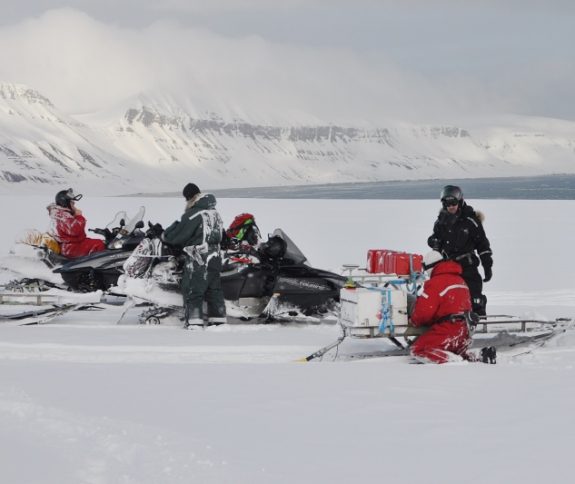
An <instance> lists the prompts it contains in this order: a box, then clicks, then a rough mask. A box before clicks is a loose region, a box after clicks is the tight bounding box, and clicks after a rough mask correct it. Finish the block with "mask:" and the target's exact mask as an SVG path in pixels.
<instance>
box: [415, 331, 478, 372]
mask: <svg viewBox="0 0 575 484" xmlns="http://www.w3.org/2000/svg"><path fill="white" fill-rule="evenodd" d="M470 345H471V338H470V337H469V331H468V330H467V324H465V322H463V321H457V322H454V323H452V322H451V321H446V322H443V323H437V324H434V325H433V326H431V328H430V329H429V330H428V331H427V332H426V333H424V334H422V335H421V336H419V337H418V338H417V339H416V340H415V342H414V343H413V344H412V345H411V354H412V356H414V357H415V358H417V359H419V360H427V361H428V362H431V363H447V362H448V361H455V360H460V358H457V357H454V355H459V356H460V357H462V358H463V359H465V360H467V359H469V356H468V355H467V349H468V348H469V346H470Z"/></svg>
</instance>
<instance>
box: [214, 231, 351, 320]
mask: <svg viewBox="0 0 575 484" xmlns="http://www.w3.org/2000/svg"><path fill="white" fill-rule="evenodd" d="M250 258H251V259H250ZM306 262H307V258H306V257H305V255H303V253H302V252H301V251H300V250H299V248H298V247H297V246H296V245H295V244H294V243H293V241H292V240H291V239H290V238H289V237H288V236H287V235H286V234H285V232H284V231H283V230H281V229H276V230H275V231H274V233H273V234H272V235H271V236H270V237H269V238H268V241H267V242H264V243H262V244H260V245H259V246H258V247H257V249H251V250H249V251H247V253H243V252H236V253H233V252H232V253H229V254H227V256H226V259H225V261H224V266H223V268H222V287H223V290H224V297H225V299H226V300H228V301H241V300H242V299H246V298H260V299H262V298H265V299H268V298H274V299H275V303H274V304H277V305H280V306H286V307H289V306H293V307H294V309H295V308H297V309H299V311H301V312H302V313H303V314H306V315H309V314H314V313H318V312H319V313H321V312H322V311H324V310H326V309H327V308H328V307H329V306H330V304H333V302H336V301H338V300H339V290H340V289H341V288H342V287H343V285H344V283H345V281H346V278H345V277H343V276H341V275H339V274H334V273H333V272H329V271H325V270H322V269H316V268H314V267H311V266H310V265H308V264H306ZM268 309H269V308H268ZM272 317H273V315H272Z"/></svg>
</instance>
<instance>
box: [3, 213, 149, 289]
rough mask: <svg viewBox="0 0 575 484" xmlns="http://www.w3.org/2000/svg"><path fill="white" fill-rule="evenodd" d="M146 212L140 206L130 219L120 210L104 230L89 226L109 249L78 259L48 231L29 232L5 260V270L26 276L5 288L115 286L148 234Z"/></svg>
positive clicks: (96, 287)
mask: <svg viewBox="0 0 575 484" xmlns="http://www.w3.org/2000/svg"><path fill="white" fill-rule="evenodd" d="M144 213H145V209H144V207H140V210H139V211H138V213H137V214H136V216H134V217H133V218H131V219H129V220H128V221H126V220H127V216H126V212H124V211H122V212H118V213H117V214H116V216H115V217H114V219H113V220H112V222H110V223H109V224H108V225H107V226H106V227H105V228H104V229H99V228H96V229H89V230H90V231H91V232H94V233H96V234H98V235H102V236H103V237H104V238H105V241H106V250H104V251H102V252H96V253H94V254H90V255H87V256H83V257H78V258H74V259H69V258H67V257H64V256H63V255H61V254H60V253H59V251H58V250H57V248H58V244H57V243H56V242H55V241H54V240H53V239H51V237H50V236H49V235H48V234H42V233H40V232H38V231H27V233H26V234H25V236H24V237H21V239H20V241H19V242H20V244H17V246H16V247H15V248H14V249H13V250H12V257H10V258H6V259H5V260H4V261H2V263H1V265H2V267H3V268H4V269H7V270H8V271H11V272H14V273H16V274H18V275H20V276H22V277H21V278H20V279H18V280H13V281H10V282H9V283H8V284H6V285H5V286H4V287H3V290H5V291H20V292H30V291H45V290H48V289H51V288H59V289H68V290H72V291H78V292H91V291H97V290H106V289H108V288H109V287H110V286H114V285H115V284H116V282H117V280H118V277H119V276H120V274H121V269H122V265H123V264H124V261H125V260H126V259H127V258H128V257H129V256H130V254H131V253H132V251H133V250H134V249H135V248H136V247H137V246H138V244H139V243H140V241H141V240H142V239H143V238H144V236H145V234H144V232H143V231H142V230H141V229H142V228H143V227H144V222H143V220H142V219H143V217H144Z"/></svg>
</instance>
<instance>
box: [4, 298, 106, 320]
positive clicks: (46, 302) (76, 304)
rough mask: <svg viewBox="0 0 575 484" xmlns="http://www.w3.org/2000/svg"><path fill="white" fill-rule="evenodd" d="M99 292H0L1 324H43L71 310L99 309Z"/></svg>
mask: <svg viewBox="0 0 575 484" xmlns="http://www.w3.org/2000/svg"><path fill="white" fill-rule="evenodd" d="M101 297H102V292H101V291H97V292H94V293H88V294H74V293H69V292H64V291H60V292H42V293H34V292H28V293H26V292H6V291H3V292H0V324H2V323H12V324H14V325H18V326H24V325H30V324H44V323H47V322H49V321H51V320H53V319H55V318H57V317H58V316H62V315H63V314H66V313H68V312H71V311H76V310H82V309H92V308H98V306H95V305H96V304H97V303H99V302H100V301H101Z"/></svg>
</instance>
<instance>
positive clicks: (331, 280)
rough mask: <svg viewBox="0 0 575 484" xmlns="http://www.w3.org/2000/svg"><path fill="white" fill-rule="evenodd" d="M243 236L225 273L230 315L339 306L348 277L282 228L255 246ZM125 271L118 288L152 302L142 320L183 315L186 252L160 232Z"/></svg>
mask: <svg viewBox="0 0 575 484" xmlns="http://www.w3.org/2000/svg"><path fill="white" fill-rule="evenodd" d="M254 241H255V240H252V242H254ZM238 242H239V241H237V240H236V241H232V243H231V244H230V243H229V241H228V243H227V247H228V250H225V251H224V261H223V268H222V273H221V282H222V288H223V292H224V298H225V300H226V309H227V315H228V321H236V322H239V321H250V322H264V321H265V322H272V321H295V320H297V321H303V322H306V321H307V322H310V321H319V320H320V319H321V318H323V317H325V315H326V314H328V313H329V312H330V311H332V310H333V309H334V306H335V305H336V303H337V301H338V300H339V291H340V289H341V287H343V284H344V283H345V281H346V278H345V277H343V276H341V275H339V274H335V273H333V272H329V271H325V270H322V269H317V268H314V267H312V266H310V265H309V264H308V263H307V258H306V257H305V255H304V254H303V253H302V252H301V250H300V249H299V248H298V247H297V246H296V245H295V244H294V242H293V241H292V240H291V239H290V238H289V237H288V236H287V235H286V234H285V232H284V231H283V230H281V229H276V230H275V231H274V232H273V234H272V235H270V236H269V237H268V240H267V241H266V242H263V243H260V244H258V245H257V246H255V247H254V246H253V245H251V244H249V243H247V244H241V243H238ZM229 247H233V249H229ZM234 249H235V250H234ZM124 271H125V274H124V275H123V276H122V277H121V278H120V280H119V283H118V286H119V287H118V288H115V289H114V290H116V291H120V292H122V293H124V294H126V295H127V296H130V297H132V298H134V299H136V300H140V301H146V302H148V303H149V304H151V305H152V307H151V308H150V309H148V310H146V311H144V312H143V313H142V314H141V315H140V322H142V323H151V324H158V323H159V322H160V321H161V320H162V319H163V318H166V317H167V316H172V315H174V314H179V315H180V316H181V314H182V309H183V308H182V296H181V293H180V282H181V276H182V257H181V255H179V254H177V253H176V252H174V250H173V249H172V248H170V247H167V246H165V245H164V244H163V243H162V242H161V240H160V238H159V237H156V238H155V239H153V240H147V241H142V243H141V245H140V247H139V248H138V249H136V250H135V251H134V253H133V255H132V257H131V258H130V259H129V260H128V261H126V264H125V266H124Z"/></svg>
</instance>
